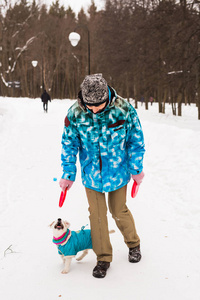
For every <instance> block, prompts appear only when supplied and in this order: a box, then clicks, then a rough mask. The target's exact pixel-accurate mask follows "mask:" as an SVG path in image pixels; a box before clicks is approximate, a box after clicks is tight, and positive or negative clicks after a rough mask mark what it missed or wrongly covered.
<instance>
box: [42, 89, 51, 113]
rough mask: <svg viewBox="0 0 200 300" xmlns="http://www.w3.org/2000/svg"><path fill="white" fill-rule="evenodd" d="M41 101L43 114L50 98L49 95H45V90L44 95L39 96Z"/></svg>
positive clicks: (46, 109)
mask: <svg viewBox="0 0 200 300" xmlns="http://www.w3.org/2000/svg"><path fill="white" fill-rule="evenodd" d="M41 100H42V102H43V109H44V112H45V111H46V112H47V111H48V101H50V102H51V97H50V95H49V94H48V93H47V91H46V90H44V93H43V94H42V95H41Z"/></svg>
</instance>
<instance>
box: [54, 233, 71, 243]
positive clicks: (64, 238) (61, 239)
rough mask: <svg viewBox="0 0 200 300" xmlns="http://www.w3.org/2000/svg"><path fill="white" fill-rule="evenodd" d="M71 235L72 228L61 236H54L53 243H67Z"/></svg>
mask: <svg viewBox="0 0 200 300" xmlns="http://www.w3.org/2000/svg"><path fill="white" fill-rule="evenodd" d="M70 237H71V230H69V229H67V231H66V232H65V233H63V234H62V235H61V236H60V237H58V238H56V237H53V243H54V244H56V245H61V244H63V243H66V242H67V241H68V240H69V239H70Z"/></svg>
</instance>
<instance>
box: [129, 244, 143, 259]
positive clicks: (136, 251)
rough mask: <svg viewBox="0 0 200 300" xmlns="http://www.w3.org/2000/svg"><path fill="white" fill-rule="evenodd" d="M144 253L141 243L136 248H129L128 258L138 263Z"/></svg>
mask: <svg viewBox="0 0 200 300" xmlns="http://www.w3.org/2000/svg"><path fill="white" fill-rule="evenodd" d="M141 257H142V255H141V252H140V245H138V246H137V247H134V248H129V255H128V260H129V261H130V262H131V263H137V262H139V261H140V259H141Z"/></svg>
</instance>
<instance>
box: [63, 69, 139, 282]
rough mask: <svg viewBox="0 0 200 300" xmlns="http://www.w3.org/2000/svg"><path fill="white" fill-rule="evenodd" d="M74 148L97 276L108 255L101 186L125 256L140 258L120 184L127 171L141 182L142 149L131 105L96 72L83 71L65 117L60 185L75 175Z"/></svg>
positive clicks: (125, 180) (126, 179) (103, 270)
mask: <svg viewBox="0 0 200 300" xmlns="http://www.w3.org/2000/svg"><path fill="white" fill-rule="evenodd" d="M78 152H79V159H80V164H81V177H82V183H83V185H84V186H85V189H86V194H87V198H88V203H89V212H90V225H91V236H92V244H93V250H94V252H95V253H96V255H97V265H96V267H95V268H94V270H93V276H94V277H97V278H103V277H105V276H106V272H107V269H108V268H109V266H110V262H111V261H112V246H111V243H110V239H109V232H108V222H107V205H106V200H105V192H108V207H109V211H110V212H111V214H112V217H113V218H114V220H115V222H116V224H117V226H118V228H119V229H120V231H121V233H122V235H123V236H124V241H125V243H126V245H127V246H128V248H129V255H128V257H129V261H130V262H133V263H135V262H139V261H140V259H141V252H140V239H139V236H138V235H137V232H136V228H135V223H134V219H133V216H132V214H131V212H130V211H129V209H128V207H127V205H126V190H127V184H128V182H129V181H130V179H131V177H132V179H133V180H135V181H136V182H137V184H140V183H141V182H142V179H143V177H144V173H143V155H144V152H145V150H144V138H143V132H142V128H141V125H140V121H139V118H138V115H137V112H136V110H135V109H134V108H133V106H132V105H131V104H129V103H128V102H127V101H126V100H124V99H123V98H121V97H120V96H118V95H117V93H116V92H115V90H114V89H113V88H111V87H110V86H108V85H107V82H106V80H105V79H104V78H103V77H102V74H93V75H88V76H86V77H85V79H84V81H83V83H82V85H81V91H80V92H79V94H78V100H77V101H76V102H75V104H74V105H72V106H71V108H70V109H69V111H68V114H67V116H66V118H65V127H64V132H63V136H62V154H61V159H62V167H63V175H62V178H61V180H60V187H61V188H62V190H63V191H64V190H65V189H66V188H67V189H70V187H71V186H72V184H73V182H74V181H75V177H76V159H77V154H78Z"/></svg>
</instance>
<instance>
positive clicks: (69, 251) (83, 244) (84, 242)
mask: <svg viewBox="0 0 200 300" xmlns="http://www.w3.org/2000/svg"><path fill="white" fill-rule="evenodd" d="M85 249H92V239H91V230H90V229H85V230H83V229H81V230H80V231H79V232H76V231H71V237H70V239H69V240H68V241H67V243H66V244H65V245H63V246H62V245H59V246H58V253H59V254H60V255H62V254H63V255H65V256H68V255H76V254H77V253H78V252H79V251H83V250H85Z"/></svg>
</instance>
